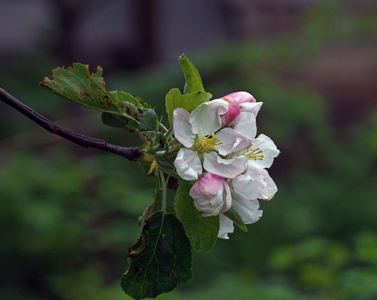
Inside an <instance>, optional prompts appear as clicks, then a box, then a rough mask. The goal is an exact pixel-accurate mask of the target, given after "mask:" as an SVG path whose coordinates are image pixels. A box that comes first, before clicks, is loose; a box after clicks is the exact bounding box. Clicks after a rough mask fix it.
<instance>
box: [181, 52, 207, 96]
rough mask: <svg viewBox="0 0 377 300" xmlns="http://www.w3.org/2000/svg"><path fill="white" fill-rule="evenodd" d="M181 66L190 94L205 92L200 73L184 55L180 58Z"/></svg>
mask: <svg viewBox="0 0 377 300" xmlns="http://www.w3.org/2000/svg"><path fill="white" fill-rule="evenodd" d="M178 60H179V64H180V65H181V68H182V70H183V74H184V75H185V79H186V89H187V92H188V94H189V93H197V92H205V90H204V87H203V83H202V79H201V78H200V74H199V71H198V70H197V69H196V68H195V66H194V65H193V63H192V62H191V61H190V60H189V59H188V57H187V56H186V55H184V54H182V55H181V56H180V57H179V59H178Z"/></svg>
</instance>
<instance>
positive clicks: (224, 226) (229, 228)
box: [217, 214, 234, 240]
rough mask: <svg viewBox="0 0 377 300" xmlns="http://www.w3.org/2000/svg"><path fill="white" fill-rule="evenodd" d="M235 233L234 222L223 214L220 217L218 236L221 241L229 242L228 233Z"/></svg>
mask: <svg viewBox="0 0 377 300" xmlns="http://www.w3.org/2000/svg"><path fill="white" fill-rule="evenodd" d="M233 232H234V226H233V221H232V220H231V219H229V218H228V217H226V216H224V215H223V214H221V215H220V229H219V233H218V235H217V237H218V238H220V239H225V240H228V239H229V237H228V233H233Z"/></svg>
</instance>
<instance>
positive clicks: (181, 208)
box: [174, 180, 220, 252]
mask: <svg viewBox="0 0 377 300" xmlns="http://www.w3.org/2000/svg"><path fill="white" fill-rule="evenodd" d="M191 187H192V185H191V184H190V183H189V182H187V181H183V180H182V182H181V185H180V186H179V188H178V191H177V193H176V196H175V199H174V207H175V212H176V214H177V217H178V219H179V220H180V221H181V222H182V224H183V227H184V228H185V231H186V234H187V236H188V238H189V239H190V241H191V245H192V248H193V250H194V251H196V252H208V251H210V250H211V249H212V248H213V246H214V245H215V243H216V240H217V234H218V233H219V228H220V223H219V217H218V216H216V217H202V216H201V214H202V213H201V212H200V211H198V210H197V209H196V208H195V205H194V200H193V199H192V198H191V197H190V195H189V191H190V189H191Z"/></svg>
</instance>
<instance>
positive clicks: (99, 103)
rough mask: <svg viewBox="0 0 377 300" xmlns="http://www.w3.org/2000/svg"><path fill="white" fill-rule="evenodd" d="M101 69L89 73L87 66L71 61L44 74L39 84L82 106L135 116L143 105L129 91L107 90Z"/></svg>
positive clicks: (135, 117)
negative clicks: (70, 63)
mask: <svg viewBox="0 0 377 300" xmlns="http://www.w3.org/2000/svg"><path fill="white" fill-rule="evenodd" d="M102 73H103V71H102V68H101V67H99V66H98V67H97V69H96V70H95V71H94V72H92V73H90V71H89V65H83V64H80V63H74V64H72V65H71V66H69V67H67V68H65V67H58V68H56V69H54V70H52V72H51V73H50V76H51V77H52V79H51V78H49V77H45V78H44V79H43V80H42V82H41V83H40V85H41V86H42V87H44V88H46V89H47V90H49V91H50V92H52V93H54V94H57V95H59V96H62V97H64V98H66V99H68V100H71V101H73V102H75V103H78V104H81V105H83V106H86V107H89V108H93V109H96V110H100V111H103V112H108V113H112V114H117V115H121V116H131V117H132V118H134V119H137V116H138V114H139V111H138V107H143V105H142V104H141V103H140V102H139V101H138V99H137V98H136V97H133V96H132V95H130V94H127V93H124V92H119V91H113V92H108V91H107V90H106V84H105V81H104V79H103V77H102Z"/></svg>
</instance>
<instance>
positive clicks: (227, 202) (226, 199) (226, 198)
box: [221, 180, 232, 213]
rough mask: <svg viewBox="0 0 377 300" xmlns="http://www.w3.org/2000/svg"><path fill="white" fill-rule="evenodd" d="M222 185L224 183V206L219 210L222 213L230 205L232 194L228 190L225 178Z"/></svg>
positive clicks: (229, 207)
mask: <svg viewBox="0 0 377 300" xmlns="http://www.w3.org/2000/svg"><path fill="white" fill-rule="evenodd" d="M223 185H224V206H223V209H222V210H221V212H222V213H224V212H227V211H228V210H229V209H231V207H232V194H231V192H230V187H229V185H228V183H227V182H226V181H225V180H224V181H223Z"/></svg>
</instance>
